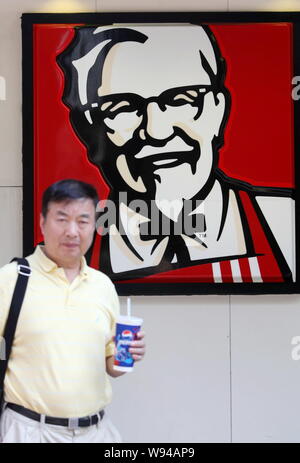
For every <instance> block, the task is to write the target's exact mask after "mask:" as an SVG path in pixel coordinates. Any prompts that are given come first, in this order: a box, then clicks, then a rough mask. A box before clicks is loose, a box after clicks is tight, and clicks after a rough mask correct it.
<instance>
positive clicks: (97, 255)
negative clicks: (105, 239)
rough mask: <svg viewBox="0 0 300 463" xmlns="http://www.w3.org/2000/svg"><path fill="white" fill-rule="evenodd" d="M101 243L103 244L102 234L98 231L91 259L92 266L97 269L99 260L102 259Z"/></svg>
mask: <svg viewBox="0 0 300 463" xmlns="http://www.w3.org/2000/svg"><path fill="white" fill-rule="evenodd" d="M100 244H101V236H100V234H99V233H96V237H95V241H94V245H93V252H92V256H91V261H90V267H93V268H95V269H96V270H98V269H99V261H100Z"/></svg>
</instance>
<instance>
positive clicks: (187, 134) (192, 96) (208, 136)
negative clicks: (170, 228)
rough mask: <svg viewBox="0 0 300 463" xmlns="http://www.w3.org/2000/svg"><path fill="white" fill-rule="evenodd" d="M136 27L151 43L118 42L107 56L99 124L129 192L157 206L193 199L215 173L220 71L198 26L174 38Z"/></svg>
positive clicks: (175, 32) (161, 30) (173, 32)
mask: <svg viewBox="0 0 300 463" xmlns="http://www.w3.org/2000/svg"><path fill="white" fill-rule="evenodd" d="M137 29H138V30H139V31H142V32H143V33H144V34H145V36H146V37H147V40H146V41H145V43H137V42H129V41H125V42H122V43H117V44H115V45H114V46H113V47H112V48H111V50H110V51H109V53H108V55H107V56H106V58H105V61H104V65H103V69H102V75H101V76H99V82H101V83H100V85H99V88H98V99H97V102H95V104H94V105H93V103H91V106H94V107H97V109H96V110H93V112H92V114H93V118H95V117H96V118H97V117H98V118H99V119H100V120H101V121H102V125H103V130H104V131H105V133H106V137H107V138H108V144H109V146H110V148H109V150H107V151H109V152H110V153H111V154H110V155H111V162H115V165H116V169H117V171H118V173H119V175H120V177H121V178H122V179H123V181H124V182H125V184H126V185H127V188H128V190H133V191H135V192H137V193H145V194H146V196H147V197H149V198H151V199H155V200H156V202H157V203H159V202H161V201H165V200H174V199H177V198H180V199H182V200H184V199H190V198H193V197H194V196H195V195H196V194H197V193H198V192H199V191H201V189H202V188H203V187H204V186H205V184H206V182H207V180H208V178H209V176H210V174H211V170H212V166H213V159H214V153H213V148H212V141H213V139H214V137H216V136H218V134H219V130H220V126H221V122H222V120H223V116H224V111H225V97H224V95H223V93H221V92H216V89H215V88H214V85H213V82H212V78H211V76H210V75H209V74H211V75H213V74H214V73H216V60H215V55H214V50H213V47H212V45H211V43H210V41H209V39H208V37H207V35H206V33H205V32H204V30H203V29H202V28H201V27H199V26H190V27H186V28H185V29H184V30H183V28H180V26H179V27H172V28H170V30H169V31H168V34H166V28H165V27H159V26H156V27H154V26H148V27H147V26H145V27H140V28H137ZM191 43H194V44H195V45H194V47H193V49H192V48H191ZM201 56H204V59H205V62H206V63H207V66H209V67H210V71H211V72H210V73H208V72H207V70H206V69H205V67H206V68H207V66H204V65H203V63H202V58H201ZM104 173H105V172H104Z"/></svg>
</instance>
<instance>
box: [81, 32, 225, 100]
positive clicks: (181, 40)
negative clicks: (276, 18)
mask: <svg viewBox="0 0 300 463" xmlns="http://www.w3.org/2000/svg"><path fill="white" fill-rule="evenodd" d="M121 28H122V29H123V30H124V29H126V28H128V29H130V30H134V31H137V32H140V33H142V34H144V35H145V36H146V37H147V40H146V41H145V43H142V44H139V45H140V46H141V50H144V51H145V52H146V50H147V48H148V47H152V48H153V47H154V49H155V50H157V53H160V51H162V50H163V49H164V47H165V48H167V49H168V50H169V52H171V53H174V54H175V55H176V59H177V58H178V63H179V66H178V69H177V71H176V72H177V73H180V72H181V71H182V72H183V71H184V69H182V68H181V67H180V60H181V58H183V57H184V59H186V60H188V59H194V58H195V53H197V54H198V56H199V68H200V67H201V55H202V56H204V58H205V59H206V61H207V63H208V65H209V67H210V70H211V72H212V73H213V74H214V75H215V76H217V73H218V65H217V59H216V53H215V50H214V47H213V45H212V42H211V39H210V38H209V36H208V34H207V32H206V30H205V29H204V28H203V27H202V26H197V25H187V24H182V25H181V24H177V25H173V24H172V25H170V24H164V25H161V24H156V25H153V24H151V25H138V26H133V25H118V26H114V25H112V26H99V27H98V28H96V29H95V30H94V31H93V35H97V34H99V33H102V32H104V31H106V30H107V31H108V30H117V29H121ZM110 41H111V39H107V40H104V41H102V42H101V43H99V44H97V45H96V46H95V47H94V48H92V49H91V50H90V51H89V52H88V53H87V54H85V55H84V56H82V57H80V58H79V59H76V60H74V61H72V64H73V66H74V67H75V68H76V70H77V75H78V94H79V99H80V101H81V104H82V105H85V104H86V103H87V102H88V96H87V80H88V73H89V71H90V69H91V68H92V66H93V65H94V64H95V62H96V60H97V57H98V55H99V53H100V52H101V50H102V49H103V48H104V47H105V46H106V45H107V44H109V42H110ZM127 43H128V44H129V46H130V44H132V45H131V46H134V45H135V43H134V42H127ZM117 44H118V42H116V45H117ZM170 50H171V51H170ZM124 64H126V63H124ZM127 64H128V65H130V63H127ZM199 68H198V69H199ZM170 72H172V71H171V70H170ZM195 72H196V70H195ZM120 78H122V76H120ZM196 81H197V80H196Z"/></svg>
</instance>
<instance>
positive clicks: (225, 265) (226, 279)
mask: <svg viewBox="0 0 300 463" xmlns="http://www.w3.org/2000/svg"><path fill="white" fill-rule="evenodd" d="M220 268H221V275H222V281H223V283H233V278H232V271H231V265H230V260H223V261H221V262H220Z"/></svg>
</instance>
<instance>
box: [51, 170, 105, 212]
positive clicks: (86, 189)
mask: <svg viewBox="0 0 300 463" xmlns="http://www.w3.org/2000/svg"><path fill="white" fill-rule="evenodd" d="M82 198H86V199H91V200H92V201H93V203H94V205H95V208H96V206H97V203H98V201H99V199H98V194H97V191H96V189H95V187H93V185H90V184H89V183H85V182H81V181H80V180H74V179H64V180H59V181H58V182H55V183H53V184H52V185H50V186H49V187H48V188H47V189H46V190H45V191H44V194H43V198H42V214H43V216H44V217H46V215H47V212H48V206H49V203H51V202H54V203H60V202H63V201H73V200H75V199H82Z"/></svg>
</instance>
